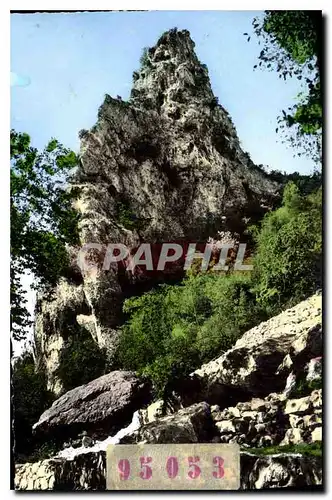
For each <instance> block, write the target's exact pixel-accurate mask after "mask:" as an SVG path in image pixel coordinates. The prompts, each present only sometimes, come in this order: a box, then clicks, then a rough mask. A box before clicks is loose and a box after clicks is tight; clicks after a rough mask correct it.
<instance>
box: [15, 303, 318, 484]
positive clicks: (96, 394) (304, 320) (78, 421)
mask: <svg viewBox="0 0 332 500" xmlns="http://www.w3.org/2000/svg"><path fill="white" fill-rule="evenodd" d="M321 307H322V304H321V295H320V294H316V295H314V296H312V297H310V298H309V299H307V300H305V301H303V302H301V303H300V304H298V305H297V306H295V307H293V308H291V309H289V310H287V311H284V312H283V313H281V314H280V315H278V316H276V317H274V318H272V319H271V320H269V321H267V322H264V323H261V324H260V325H258V326H257V327H255V328H253V329H252V330H250V331H249V332H247V333H245V334H244V335H243V337H242V338H241V339H239V340H238V342H237V343H236V344H235V346H234V347H233V348H232V349H230V350H229V351H227V352H226V353H224V354H223V355H222V356H221V357H220V358H218V359H217V360H214V361H212V362H211V363H208V364H207V365H204V366H202V367H201V368H200V369H199V370H197V371H196V372H194V373H193V374H191V376H190V377H189V379H188V380H184V381H183V386H182V389H183V388H184V387H186V388H188V387H191V393H190V394H188V390H187V391H186V397H183V393H181V390H179V392H178V393H177V394H176V395H174V398H175V399H176V400H177V401H178V408H175V409H174V410H173V411H172V410H170V409H169V410H168V414H167V415H165V416H162V415H161V409H162V406H163V402H162V401H154V402H151V395H150V388H149V386H148V384H147V383H146V382H145V381H140V380H139V379H138V378H137V377H136V376H135V374H132V373H130V372H124V373H122V372H111V373H110V374H108V375H106V376H104V377H100V378H99V379H96V380H94V381H93V382H91V383H89V384H87V385H85V386H82V387H78V388H77V389H74V390H72V391H69V392H68V393H67V394H65V395H63V396H61V397H60V398H59V399H58V400H57V401H55V402H54V404H53V405H52V407H51V408H50V409H49V410H47V411H46V412H45V413H44V414H43V415H42V416H41V417H40V419H39V422H37V423H36V425H35V429H36V432H39V433H40V435H42V436H44V439H45V440H47V439H50V438H55V437H56V438H57V439H58V446H59V450H58V452H57V454H56V456H54V457H52V458H50V459H47V460H44V461H41V462H36V463H33V464H31V463H27V464H17V465H16V475H15V487H16V489H19V490H34V489H37V490H38V489H39V490H47V489H53V490H103V489H105V449H106V446H107V444H108V443H124V444H125V443H197V442H201V443H209V442H212V443H218V442H220V443H238V444H239V445H240V446H241V489H265V488H286V487H287V488H297V489H302V488H307V489H308V488H320V487H321V486H322V481H323V471H322V457H321V442H322V389H321V381H322V357H321V356H322V313H321ZM121 380H122V381H124V383H123V384H122V383H121ZM180 389H181V388H180ZM274 389H275V390H274ZM230 402H232V404H230ZM149 403H150V404H149ZM133 412H135V413H134V418H133V421H132V423H131V424H129V422H130V416H129V415H131V416H132V414H133ZM126 424H129V425H127V427H126V428H125V429H122V430H120V431H119V432H117V433H116V434H114V432H115V431H116V430H119V429H121V427H122V428H123V427H125V425H126ZM64 429H66V433H64V434H62V431H63V430H64ZM82 429H84V430H85V431H86V432H85V434H84V435H83V436H82ZM59 431H61V432H59ZM112 432H113V434H112ZM110 434H111V436H113V437H109V438H106V439H105V436H106V435H110ZM61 435H62V436H65V437H66V439H67V440H69V443H64V442H61V438H60V436H61ZM84 440H85V441H84Z"/></svg>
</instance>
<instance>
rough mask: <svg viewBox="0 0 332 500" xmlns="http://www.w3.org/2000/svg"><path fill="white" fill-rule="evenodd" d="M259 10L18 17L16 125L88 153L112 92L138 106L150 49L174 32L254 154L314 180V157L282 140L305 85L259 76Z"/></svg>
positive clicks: (35, 139)
mask: <svg viewBox="0 0 332 500" xmlns="http://www.w3.org/2000/svg"><path fill="white" fill-rule="evenodd" d="M256 14H258V12H253V11H234V12H231V11H173V12H171V11H151V12H90V13H89V12H84V13H68V14H47V13H46V14H24V15H22V14H14V15H13V14H12V15H11V71H12V72H14V73H15V74H16V75H14V76H13V80H12V83H14V85H13V86H12V87H11V127H13V128H15V129H16V130H17V131H21V132H27V133H29V134H30V135H31V137H32V143H33V145H34V146H36V147H38V148H42V147H43V146H44V145H45V144H46V143H47V142H48V140H49V139H50V138H51V137H56V138H57V139H59V140H60V141H61V142H62V143H63V144H64V145H65V146H68V147H71V148H72V149H74V150H75V151H78V148H79V140H78V136H77V134H78V131H79V130H80V129H82V128H90V127H92V126H93V125H94V123H95V121H96V117H97V110H98V107H99V106H100V104H101V102H102V100H103V97H104V94H105V93H107V94H110V95H112V96H116V95H121V96H122V98H123V99H126V98H128V96H129V93H130V88H131V81H132V72H133V71H134V70H135V69H137V68H138V66H139V58H140V55H141V53H142V49H143V47H146V46H152V45H154V44H155V43H156V41H157V39H158V37H159V36H160V35H161V34H162V33H163V32H164V31H166V30H168V29H170V28H173V27H175V26H177V27H178V28H179V29H188V30H189V31H190V33H191V36H192V38H193V40H194V41H195V43H196V52H197V55H198V57H199V59H200V60H201V61H202V62H203V63H205V64H207V66H208V68H209V73H210V78H211V84H212V88H213V91H214V93H215V95H217V96H218V97H219V102H220V103H221V104H222V105H223V106H224V107H225V108H226V109H227V110H228V112H229V113H230V115H231V117H232V119H233V122H234V124H235V126H236V128H237V131H238V135H239V138H240V140H241V143H242V147H243V149H244V150H246V151H248V152H249V153H250V155H251V157H252V159H253V160H254V162H255V163H258V164H264V165H269V166H270V167H271V168H274V169H279V170H286V171H287V172H292V171H295V170H297V171H299V172H303V173H307V172H310V171H312V170H313V166H314V165H313V163H312V162H311V161H310V160H309V159H305V158H294V157H293V151H292V150H291V149H289V148H287V146H286V145H285V144H282V143H281V140H280V137H279V136H278V135H277V134H276V133H275V128H276V120H277V116H278V114H279V113H280V111H281V109H283V108H287V107H288V106H289V105H291V104H292V103H293V98H294V97H295V96H296V95H297V94H298V93H299V92H300V90H301V87H300V83H299V82H298V80H292V81H288V82H284V81H281V79H279V78H278V76H277V74H276V73H272V72H267V71H257V70H256V71H254V70H253V66H254V64H256V63H257V56H258V54H259V52H260V47H259V46H258V44H257V41H256V39H255V36H254V35H253V37H252V39H251V41H250V42H249V43H248V42H247V39H246V37H245V36H244V35H243V33H244V32H247V33H251V31H252V29H251V21H252V19H253V17H254V16H255V15H256Z"/></svg>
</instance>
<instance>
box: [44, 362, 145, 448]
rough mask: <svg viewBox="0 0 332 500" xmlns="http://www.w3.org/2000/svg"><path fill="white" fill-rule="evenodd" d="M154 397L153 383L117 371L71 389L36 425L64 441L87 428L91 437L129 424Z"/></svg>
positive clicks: (54, 437) (107, 434)
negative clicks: (152, 392) (151, 386)
mask: <svg viewBox="0 0 332 500" xmlns="http://www.w3.org/2000/svg"><path fill="white" fill-rule="evenodd" d="M150 400H151V394H150V386H149V384H148V383H147V382H146V381H142V380H140V379H139V378H138V377H137V376H136V375H135V374H134V373H132V372H125V371H114V372H111V373H108V374H107V375H103V376H102V377H99V378H98V379H96V380H93V381H92V382H90V383H88V384H86V385H83V386H80V387H76V388H75V389H73V390H71V391H68V392H67V393H66V394H64V395H63V396H61V397H60V398H59V399H57V400H56V401H54V403H53V405H52V406H51V407H50V408H49V409H48V410H46V411H45V412H44V413H43V414H42V415H41V417H40V418H39V421H38V422H37V423H36V424H35V425H34V430H35V432H36V433H37V434H38V435H44V438H45V439H55V440H57V441H59V442H62V443H63V442H64V441H65V440H66V439H68V438H72V439H75V438H77V437H78V435H79V434H80V433H82V432H83V431H86V432H87V433H88V434H89V436H90V437H93V438H96V437H97V438H102V437H107V436H109V435H112V434H113V433H115V432H116V431H118V430H119V429H121V428H122V427H124V426H125V425H126V423H129V422H130V420H131V418H132V415H133V413H134V411H136V410H138V409H139V408H141V407H143V406H145V405H147V404H148V403H149V402H150Z"/></svg>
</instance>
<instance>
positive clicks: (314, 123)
mask: <svg viewBox="0 0 332 500" xmlns="http://www.w3.org/2000/svg"><path fill="white" fill-rule="evenodd" d="M253 28H254V32H255V33H256V35H257V36H258V39H259V43H260V42H262V44H263V48H262V50H261V52H260V54H259V57H258V59H259V63H258V64H256V65H255V66H254V68H257V66H259V67H265V68H267V69H268V70H271V71H272V70H275V71H277V72H278V74H279V78H283V79H284V80H286V79H287V78H291V77H296V78H297V79H298V80H300V81H302V83H303V88H304V91H303V92H302V94H301V95H300V96H298V101H297V102H296V104H295V105H294V106H292V107H289V108H288V112H287V113H286V112H285V111H283V116H281V117H279V119H278V124H279V126H278V128H277V131H278V130H280V131H281V132H282V133H283V135H284V137H285V138H286V140H288V141H290V143H291V145H292V146H295V147H296V148H297V149H298V154H299V155H300V154H302V153H305V154H307V155H309V156H311V157H312V158H313V159H314V160H315V161H316V162H317V163H319V162H320V161H321V134H322V124H323V111H322V94H321V73H322V63H323V61H322V15H321V12H320V11H300V10H298V11H265V13H264V17H263V18H259V17H256V18H255V19H254V21H253ZM245 35H247V34H246V33H245Z"/></svg>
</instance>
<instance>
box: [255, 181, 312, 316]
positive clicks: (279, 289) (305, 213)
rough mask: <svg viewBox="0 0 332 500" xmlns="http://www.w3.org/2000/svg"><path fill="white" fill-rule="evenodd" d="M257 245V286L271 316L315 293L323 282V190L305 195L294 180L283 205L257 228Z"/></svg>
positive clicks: (267, 216) (260, 300) (262, 303)
mask: <svg viewBox="0 0 332 500" xmlns="http://www.w3.org/2000/svg"><path fill="white" fill-rule="evenodd" d="M253 233H254V235H255V238H256V243H257V248H256V253H255V257H254V261H253V264H254V274H253V288H254V291H255V293H256V295H257V300H258V302H259V303H260V304H261V305H262V307H264V309H265V310H266V311H267V314H268V315H269V316H272V315H273V314H276V313H279V312H280V311H281V310H282V309H285V308H286V307H290V306H292V305H294V304H296V303H297V302H299V301H301V300H303V299H305V298H306V297H308V296H309V295H310V294H312V293H314V292H315V291H316V290H317V289H318V288H319V287H321V285H322V281H321V280H322V189H321V188H319V189H318V190H316V191H315V192H313V193H311V194H310V195H308V196H303V195H301V192H300V190H299V188H298V187H297V186H296V184H295V183H293V182H290V183H289V184H288V185H287V186H286V188H285V190H284V194H283V204H282V207H280V208H279V209H278V210H275V211H274V212H271V213H269V214H267V215H266V216H265V217H264V219H263V221H262V224H261V228H260V229H257V228H255V229H253Z"/></svg>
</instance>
